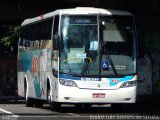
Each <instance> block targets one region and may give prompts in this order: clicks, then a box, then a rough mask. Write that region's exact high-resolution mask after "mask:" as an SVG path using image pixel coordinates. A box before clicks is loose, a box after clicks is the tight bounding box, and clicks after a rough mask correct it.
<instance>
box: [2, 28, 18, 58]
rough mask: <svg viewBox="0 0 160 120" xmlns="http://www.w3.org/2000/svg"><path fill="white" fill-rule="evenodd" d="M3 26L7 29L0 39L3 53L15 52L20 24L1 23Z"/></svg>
mask: <svg viewBox="0 0 160 120" xmlns="http://www.w3.org/2000/svg"><path fill="white" fill-rule="evenodd" d="M3 28H5V29H7V31H6V33H5V35H3V36H1V39H0V44H1V46H3V48H4V49H3V51H4V52H3V54H8V55H11V54H17V45H18V38H19V31H20V26H13V25H8V26H7V25H3ZM3 34H4V33H3Z"/></svg>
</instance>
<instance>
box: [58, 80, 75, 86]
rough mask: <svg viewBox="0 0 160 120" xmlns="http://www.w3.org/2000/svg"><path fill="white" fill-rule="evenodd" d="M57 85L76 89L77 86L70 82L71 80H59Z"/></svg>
mask: <svg viewBox="0 0 160 120" xmlns="http://www.w3.org/2000/svg"><path fill="white" fill-rule="evenodd" d="M59 83H60V84H61V85H64V86H69V87H77V84H76V83H75V82H74V81H72V80H63V79H60V80H59Z"/></svg>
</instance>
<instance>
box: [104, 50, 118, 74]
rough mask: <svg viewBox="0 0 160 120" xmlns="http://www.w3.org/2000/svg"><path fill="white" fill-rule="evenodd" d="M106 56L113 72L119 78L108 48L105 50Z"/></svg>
mask: <svg viewBox="0 0 160 120" xmlns="http://www.w3.org/2000/svg"><path fill="white" fill-rule="evenodd" d="M104 52H105V55H106V59H107V60H108V61H109V63H110V65H111V67H112V69H113V72H114V74H115V75H116V76H118V73H117V70H116V68H115V66H114V63H113V61H112V58H111V56H110V54H109V50H108V49H107V48H105V51H104Z"/></svg>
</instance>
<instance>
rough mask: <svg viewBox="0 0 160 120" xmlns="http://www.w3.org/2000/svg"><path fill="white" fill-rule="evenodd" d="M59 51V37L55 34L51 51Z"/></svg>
mask: <svg viewBox="0 0 160 120" xmlns="http://www.w3.org/2000/svg"><path fill="white" fill-rule="evenodd" d="M58 49H59V35H58V34H56V35H54V36H53V50H58Z"/></svg>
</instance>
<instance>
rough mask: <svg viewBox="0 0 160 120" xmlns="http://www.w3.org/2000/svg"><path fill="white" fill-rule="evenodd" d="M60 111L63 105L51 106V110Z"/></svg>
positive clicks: (53, 103) (53, 104)
mask: <svg viewBox="0 0 160 120" xmlns="http://www.w3.org/2000/svg"><path fill="white" fill-rule="evenodd" d="M60 109H61V103H58V102H52V104H51V110H55V111H60Z"/></svg>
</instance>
